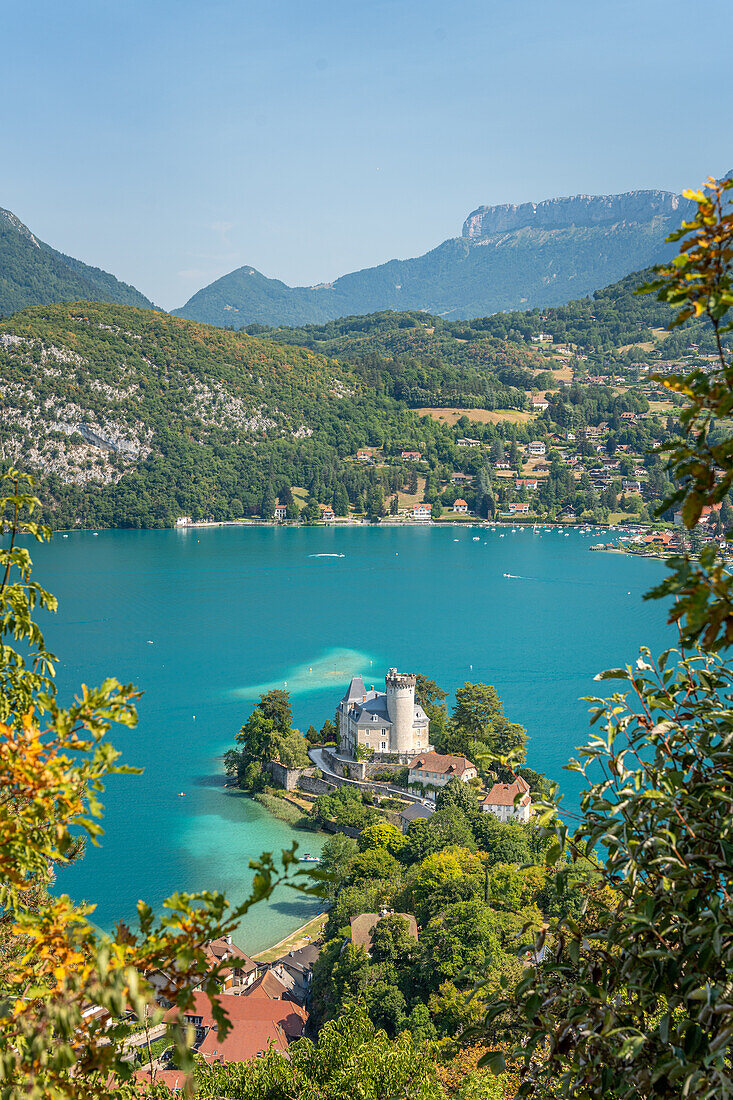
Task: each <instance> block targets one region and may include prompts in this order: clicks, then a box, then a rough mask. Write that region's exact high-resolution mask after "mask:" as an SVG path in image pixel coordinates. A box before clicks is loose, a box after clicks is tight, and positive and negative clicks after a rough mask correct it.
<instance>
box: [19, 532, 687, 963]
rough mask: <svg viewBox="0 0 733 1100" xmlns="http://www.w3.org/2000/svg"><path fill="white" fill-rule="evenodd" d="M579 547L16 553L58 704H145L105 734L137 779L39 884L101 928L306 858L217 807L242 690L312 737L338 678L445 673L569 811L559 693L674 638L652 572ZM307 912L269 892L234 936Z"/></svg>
mask: <svg viewBox="0 0 733 1100" xmlns="http://www.w3.org/2000/svg"><path fill="white" fill-rule="evenodd" d="M477 535H478V536H479V540H478V541H475V538H476V536H477ZM604 538H605V536H604ZM598 540H599V536H598V535H590V536H583V535H581V534H580V533H579V532H575V531H573V532H571V533H570V535H569V537H567V536H566V534H565V533H563V532H562V531H559V530H552V531H547V532H543V533H540V532H532V531H531V529H527V530H523V529H519V530H517V531H515V532H512V531H506V530H504V531H502V532H501V533H499V532H496V533H494V532H492V531H485V530H480V531H479V530H476V529H471V528H453V527H445V528H416V527H410V528H384V529H379V528H346V529H333V528H326V529H324V528H314V529H304V530H298V529H288V528H280V529H278V528H264V527H263V528H249V529H247V528H216V529H208V530H207V529H189V530H179V531H102V532H100V533H99V535H97V536H95V535H93V534H92V533H91V532H85V533H77V534H71V535H69V537H68V538H62V537H60V536H56V538H55V539H54V540H53V542H52V544H51V545H50V546H48V547H38V548H36V549H34V551H33V556H34V559H35V563H36V579H38V580H39V581H41V582H42V583H44V584H45V585H46V586H47V587H49V588H50V589H51V590H52V591H53V592H55V593H56V595H57V596H58V597H59V601H60V611H59V614H58V615H57V616H56V617H55V618H54V619H52V620H50V621H49V622H48V623H47V625H46V634H47V642H48V644H49V646H50V648H51V649H52V650H54V651H55V652H56V653H57V654H58V656H59V657H60V660H61V667H60V671H59V677H58V679H59V686H60V696H61V698H62V699H63V698H64V696H67V697H68V695H69V693H70V692H72V691H74V690H76V688H77V687H78V685H79V684H80V683H82V682H86V683H97V682H100V681H101V680H102V679H103V678H104V677H105V676H107V675H114V676H116V677H117V678H118V679H119V680H121V681H123V682H130V681H132V682H133V683H135V684H136V685H138V686H139V687H140V688H141V689H142V690H143V691H144V696H143V698H142V700H141V703H140V707H139V711H140V723H139V725H138V727H137V729H135V730H132V731H127V730H124V729H120V730H114V731H113V732H112V735H111V739H112V741H113V743H114V744H116V745H117V746H118V747H119V748H121V749H122V750H123V760H124V762H126V763H130V764H135V765H139V766H141V767H143V768H144V773H143V775H141V776H126V777H116V778H114V779H113V780H111V781H110V783H109V787H108V790H107V792H106V796H105V801H106V809H107V812H106V818H105V825H106V833H105V836H104V837H103V838H102V845H101V847H100V848H99V849H91V848H90V850H89V852H88V854H87V856H86V858H85V859H84V860H83V861H82V862H81V863H80V864H79V865H78V866H76V867H74V868H72V869H70V870H69V871H67V872H65V873H64V875H63V876H62V878H61V881H60V886H61V887H62V888H63V889H65V890H68V891H69V892H70V893H71V894H72V895H73V896H74V897H76V898H77V899H79V900H80V899H81V898H85V899H87V900H90V901H96V902H97V903H98V908H97V911H96V919H97V920H98V922H99V923H100V924H101V925H103V926H110V925H111V924H112V923H113V922H114V921H115V920H116V919H118V918H120V917H123V918H130V917H131V916H132V915H133V914H134V907H135V904H136V902H137V899H138V898H140V897H143V898H145V899H146V900H148V901H149V902H151V903H152V904H154V905H158V904H159V903H160V902H161V901H162V899H163V898H164V897H165V896H166V895H168V894H170V893H172V892H173V891H174V890H178V889H200V888H205V887H211V888H216V889H224V890H226V892H227V893H228V895H229V896H230V897H232V898H233V899H235V900H238V899H240V898H241V897H243V896H244V894H245V893H246V891H247V888H248V885H249V880H250V872H249V870H248V861H249V859H250V858H252V857H255V856H257V855H259V853H260V852H261V851H263V850H265V849H268V850H275V851H277V850H279V849H281V848H283V847H285V846H288V845H289V844H290V843H291V841H292V839H293V836H294V835H295V837H296V839H298V841H299V844H300V850H301V852H302V851H306V850H310V851H317V850H318V849H319V847H320V839H319V838H318V837H316V836H314V835H313V834H310V833H298V834H294V833H293V831H292V830H290V829H289V828H288V827H287V826H286V825H284V824H283V823H281V822H279V821H276V820H275V819H273V818H272V817H271V816H270V815H269V814H267V813H266V812H265V811H263V810H262V809H261V807H259V806H258V805H257V804H256V803H253V802H252V801H251V800H249V799H247V798H243V797H241V796H240V795H238V794H236V793H235V792H229V793H226V792H225V791H224V790H223V788H222V786H221V783H222V779H221V763H220V759H219V757H220V754H221V753H222V752H223V751H224V750H225V749H226V748H228V747H230V746H231V745H232V744H233V740H234V735H235V734H236V732H237V730H238V729H239V727H240V726H241V725H242V723H243V722H244V721H245V719H246V717H247V715H248V713H249V710H250V709H251V705H252V703H253V702H256V699H257V696H258V695H259V694H260V693H261V692H263V691H266V690H268V689H269V688H271V687H287V690H289V691H290V692H291V693H292V702H293V710H294V716H295V721H296V724H297V725H298V726H299V727H300V728H301V729H305V728H307V726H308V725H309V724H310V723H313V724H314V725H315V726H316V727H317V728H320V726H321V725H322V724H323V722H324V721H325V719H326V718H333V715H334V711H335V709H336V706H337V703H338V700H339V698H340V697H341V695H342V694H343V690H344V688H345V687H346V684H347V683H348V680H349V678H350V677H351V676H352V675H354V674H356V673H361V674H362V675H363V676H364V679H365V680H366V681H367V683H368V684H369V683H375V684H377V683H379V682H380V681H381V680H382V678H383V676H384V672H385V671H386V669H387V668H388V667H390V666H396V667H398V668H400V669H404V670H411V671H421V672H424V673H425V674H426V675H428V676H430V677H431V678H434V679H437V680H438V681H439V682H440V683H441V685H442V686H443V687H444V688H445V689H446V690H449V691H451V692H452V691H454V690H455V688H456V687H457V686H460V685H461V684H462V683H463V682H464V681H465V680H473V681H486V682H488V683H492V684H494V685H495V686H496V688H497V690H498V691H499V694H500V695H501V697H502V698H503V700H504V703H505V710H506V712H507V714H508V715H509V717H510V718H511V719H512V720H514V721H518V722H521V723H522V724H524V725H525V726H526V727H527V729H528V732H529V737H530V742H529V759H528V763H529V764H530V765H531V766H532V767H534V768H536V769H538V770H541V771H546V772H547V773H548V774H549V775H551V776H552V777H553V778H557V779H560V780H561V782H562V785H563V789H564V791H565V792H566V798H567V801H568V803H573V802H575V801H576V800H577V794H578V789H579V788H578V781H577V777H576V776H574V775H572V774H568V773H563V772H562V770H561V769H562V765H563V764H564V763H565V762H566V761H567V760H568V758H569V757H570V756H571V755H573V753H574V750H575V747H576V746H577V745H580V744H582V743H583V742H584V740H585V738H586V733H587V709H588V708H587V704H586V703H583V702H580V701H579V698H580V696H582V695H587V694H592V693H594V691H596V690H597V689H599V688H600V687H602V686H603V685H599V684H594V682H593V675H594V673H595V672H597V671H599V670H601V669H603V668H608V667H615V666H617V665H619V664H623V663H624V662H626V661H632V660H634V659H635V657H636V655H637V651H638V646H639V645H640V644H648V645H650V646H651V647H652V649H661V648H663V647H664V646H665V645H669V644H670V641H672V640H673V639H672V638H671V632H670V631H669V628H667V627H665V626H664V612H663V608H662V607H661V606H660V605H659V604H657V603H654V602H652V603H643V602H642V600H641V596H642V594H643V593H644V592H645V591H647V590H648V589H649V588H650V587H651V586H652V584H654V583H655V582H656V581H657V579H658V578H659V576H660V575H661V572H662V569H663V566H662V565H661V564H660V563H659V562H657V561H652V560H646V559H636V558H629V557H624V556H622V555H618V554H602V553H590V552H589V549H588V548H589V546H590V545H591V544H592V543H594V542H597V541H598ZM341 555H343V556H341ZM606 686H608V685H606ZM317 909H318V903H317V902H314V901H311V900H309V899H305V898H303V897H301V896H299V895H297V894H295V893H293V892H292V891H284V890H281V891H280V892H279V894H278V896H277V897H276V898H275V899H274V900H273V902H272V903H270V904H269V905H268V906H265V905H259V906H256V907H255V908H254V909H253V910H252V911H251V913H250V914H248V916H247V918H246V919H245V922H244V923H243V925H242V928H241V930H240V935H239V937H238V939H239V942H240V943H241V944H242V946H244V947H246V948H247V949H248V950H250V951H256V950H258V949H261V948H263V947H264V946H267V945H268V944H271V943H273V942H275V941H276V940H279V939H281V938H283V937H285V936H286V935H288V934H289V932H291V931H292V930H293V929H294V928H295V927H297V926H298V925H299V924H301V923H303V922H304V921H305V920H307V919H308V918H309V916H311V915H312V914H313V913H315V912H316V911H317Z"/></svg>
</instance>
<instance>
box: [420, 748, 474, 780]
mask: <svg viewBox="0 0 733 1100" xmlns="http://www.w3.org/2000/svg"><path fill="white" fill-rule="evenodd" d="M407 766H408V768H409V770H410V771H416V770H417V769H418V768H419V769H421V770H423V771H428V772H437V773H438V774H439V775H447V774H448V772H452V773H453V774H454V775H463V773H464V772H465V770H466V768H474V767H475V764H472V763H471V761H470V760H469V759H467V757H465V756H443V755H442V754H441V753H439V752H424V753H422V755H421V756H415V757H413V759H412V760H411V761H410V763H409V764H408V765H407Z"/></svg>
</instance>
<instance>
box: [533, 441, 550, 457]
mask: <svg viewBox="0 0 733 1100" xmlns="http://www.w3.org/2000/svg"><path fill="white" fill-rule="evenodd" d="M545 449H546V448H545V445H544V443H541V442H540V441H539V440H535V442H534V443H530V445H529V454H530V456H531V457H532V458H544V457H545Z"/></svg>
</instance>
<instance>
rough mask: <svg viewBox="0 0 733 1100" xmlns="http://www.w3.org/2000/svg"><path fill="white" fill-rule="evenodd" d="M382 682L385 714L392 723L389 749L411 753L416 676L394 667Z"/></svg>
mask: <svg viewBox="0 0 733 1100" xmlns="http://www.w3.org/2000/svg"><path fill="white" fill-rule="evenodd" d="M384 682H385V684H386V686H387V714H388V715H389V720H390V722H391V723H392V733H391V737H390V746H389V747H390V750H391V751H392V752H400V753H411V752H412V749H413V744H412V740H413V738H412V726H413V722H414V720H415V684H416V682H417V681H416V677H415V676H413V675H412V673H410V672H398V671H397V669H396V668H391V669H390V670H389V672H388V673H387V675H386V676H385V678H384Z"/></svg>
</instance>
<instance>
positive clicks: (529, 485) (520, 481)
mask: <svg viewBox="0 0 733 1100" xmlns="http://www.w3.org/2000/svg"><path fill="white" fill-rule="evenodd" d="M514 484H515V485H516V487H517V489H530V490H532V489H536V488H537V478H536V477H518V478H517V480H516V481H515V482H514Z"/></svg>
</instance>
